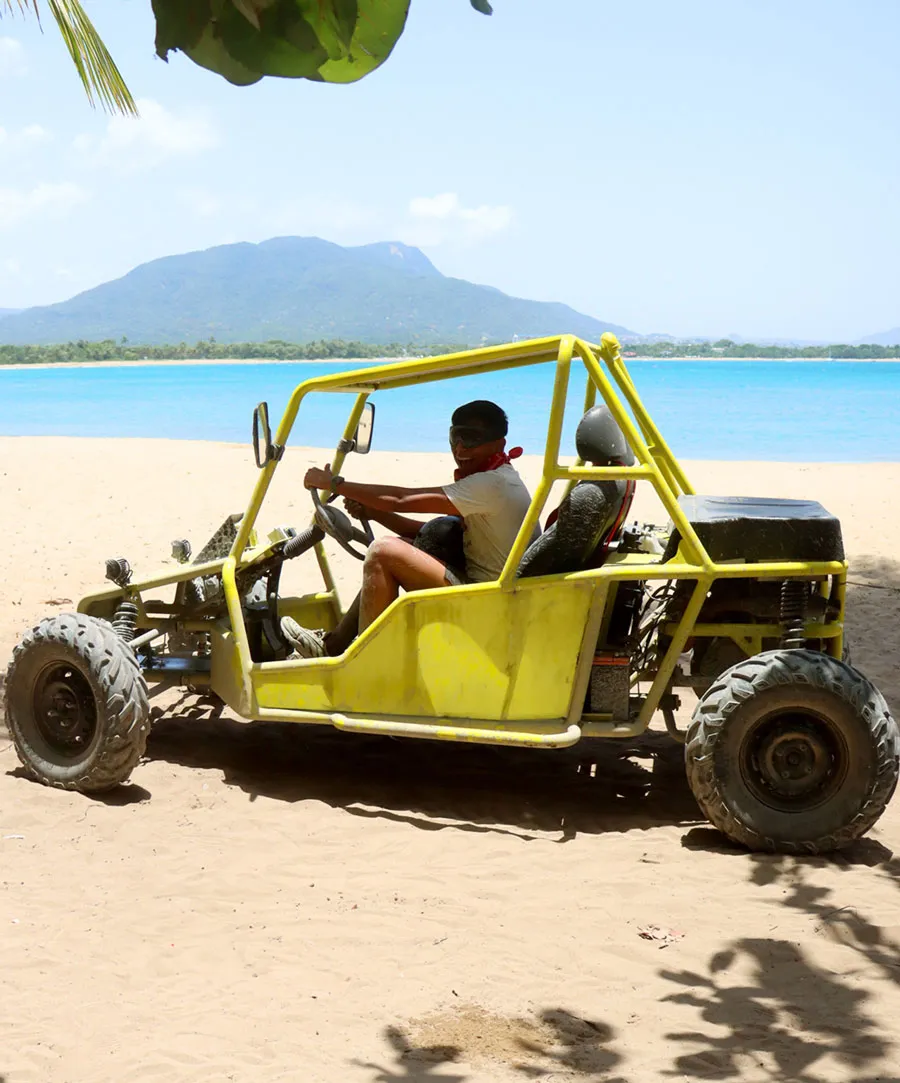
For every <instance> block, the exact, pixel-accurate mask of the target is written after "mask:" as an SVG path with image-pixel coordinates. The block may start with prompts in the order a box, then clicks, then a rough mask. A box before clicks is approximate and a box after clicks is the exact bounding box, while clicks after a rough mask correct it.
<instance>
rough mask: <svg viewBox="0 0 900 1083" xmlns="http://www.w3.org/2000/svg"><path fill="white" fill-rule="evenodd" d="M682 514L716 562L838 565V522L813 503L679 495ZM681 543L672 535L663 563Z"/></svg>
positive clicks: (840, 556) (840, 544)
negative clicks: (832, 562)
mask: <svg viewBox="0 0 900 1083" xmlns="http://www.w3.org/2000/svg"><path fill="white" fill-rule="evenodd" d="M678 503H679V504H680V506H681V510H682V511H683V512H684V514H685V515H686V516H687V519H688V522H689V523H690V524H691V526H693V528H694V530H696V532H697V537H698V538H699V539H700V541H701V542H703V545H704V546H705V547H706V551H707V552H708V553H709V555H710V557H711V558H712V559H713V560H715V561H724V560H744V561H747V562H748V563H756V562H758V561H774V560H779V561H780V560H791V561H793V560H843V559H844V543H843V539H842V538H841V524H840V520H838V519H836V518H835V516H833V515H832V514H831V513H830V512H827V511H826V510H825V509H824V508H823V507H822V505H821V504H819V503H818V502H817V501H815V500H784V499H778V498H775V497H756V496H681V497H679V498H678ZM680 540H681V538H680V535H679V533H678V531H677V530H674V531H673V532H672V536H671V537H670V538H669V543H668V545H667V546H666V551H665V553H664V555H663V560H671V558H672V557H674V556H675V552H676V550H677V548H678V544H679V542H680Z"/></svg>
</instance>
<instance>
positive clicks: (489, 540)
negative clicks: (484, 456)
mask: <svg viewBox="0 0 900 1083" xmlns="http://www.w3.org/2000/svg"><path fill="white" fill-rule="evenodd" d="M443 490H444V494H445V495H446V497H447V499H448V500H449V501H450V502H451V504H452V505H453V506H454V508H456V510H457V511H458V512H459V514H460V515H461V516H462V517H463V520H464V526H465V533H464V534H463V549H464V551H465V554H466V573H467V575H468V577H469V579H471V580H472V581H473V582H475V583H484V582H487V581H488V580H490V579H497V578H498V576H499V575H500V572H501V571H503V565H504V564H505V563H506V558H507V557H508V556H509V551H510V549H512V547H513V542H514V541H515V540H516V535H517V534H518V533H519V527H520V526H521V525H522V520H523V519H524V518H525V513H526V512H527V511H528V506H529V505H530V504H531V496H530V495H529V492H528V490H527V489H526V488H525V482H524V481H522V479H521V478H520V477H519V475H518V473H517V472H516V470H515V469H514V468H513V467H512V466H510V465H509V464H508V463H507V464H505V465H504V466H499V467H497V469H496V470H483V471H481V473H478V474H470V475H469V477H467V478H462V479H460V480H459V481H454V482H453V483H452V484H451V485H444V486H443ZM539 533H540V528H539V527H535V531H534V534H533V536H532V538H531V541H534V539H535V538H536V537H537V536H538V534H539ZM529 544H530V543H529Z"/></svg>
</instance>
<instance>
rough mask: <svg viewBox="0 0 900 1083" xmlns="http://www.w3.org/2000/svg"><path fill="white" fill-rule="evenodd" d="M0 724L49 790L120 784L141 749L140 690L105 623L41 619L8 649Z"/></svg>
mask: <svg viewBox="0 0 900 1083" xmlns="http://www.w3.org/2000/svg"><path fill="white" fill-rule="evenodd" d="M5 695H6V724H7V726H8V727H9V733H10V737H11V738H12V741H13V744H14V746H15V749H16V752H17V754H18V756H19V759H20V760H21V761H22V764H23V766H24V767H25V769H26V771H28V773H29V774H30V775H32V776H33V777H34V778H37V779H39V780H40V781H41V782H45V783H47V784H48V785H50V786H59V787H62V788H63V789H67V790H82V791H83V792H85V793H92V792H97V791H101V790H108V789H111V788H112V787H114V786H117V785H118V784H119V783H120V782H124V781H125V780H126V779H127V778H128V776H129V775H130V774H131V772H132V770H133V768H134V767H135V765H136V764H137V762H138V760H139V759H140V758H141V756H142V755H143V752H144V748H145V746H146V743H147V733H148V730H149V706H148V701H147V686H146V683H145V682H144V678H143V675H142V674H141V671H140V667H139V666H138V663H137V660H136V659H135V657H134V654H133V653H132V652H131V650H130V649H129V648H128V647H127V646H126V645H125V644H124V643H123V642H122V640H121V639H119V637H118V636H117V635H116V633H115V632H114V631H113V629H112V626H111V625H109V624H108V623H107V622H106V621H99V620H96V619H94V618H93V617H87V616H85V615H84V614H81V613H65V614H62V615H61V616H59V617H54V618H52V619H49V620H44V621H41V623H40V624H39V625H38V626H37V627H36V628H33V629H32V630H31V631H30V632H28V633H27V634H26V635H25V637H24V639H23V640H22V642H21V643H20V644H19V646H18V647H16V649H15V651H14V652H13V657H12V661H11V662H10V665H9V669H8V670H7V674H6V688H5Z"/></svg>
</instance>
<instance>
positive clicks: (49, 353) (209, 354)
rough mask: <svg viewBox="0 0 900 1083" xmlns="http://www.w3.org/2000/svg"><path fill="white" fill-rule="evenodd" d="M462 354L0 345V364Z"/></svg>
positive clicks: (323, 344) (210, 342)
mask: <svg viewBox="0 0 900 1083" xmlns="http://www.w3.org/2000/svg"><path fill="white" fill-rule="evenodd" d="M464 349H466V347H465V346H463V345H458V344H453V343H450V344H447V345H435V346H422V345H420V344H406V345H404V344H402V343H398V342H391V343H388V344H387V345H384V344H382V345H373V344H372V343H370V342H354V341H346V340H345V339H340V338H337V339H320V340H318V341H316V342H305V343H296V342H283V341H282V340H280V339H271V340H270V341H268V342H227V343H225V342H216V340H215V338H209V339H203V340H201V341H200V342H195V343H193V344H189V343H186V342H180V343H178V345H165V346H146V345H138V344H132V343H130V342H129V341H128V340H127V339H126V338H123V339H121V340H118V341H117V340H115V339H111V338H108V339H104V340H103V341H102V342H87V341H86V340H84V339H79V340H78V341H77V342H66V343H61V344H59V345H56V346H4V345H0V365H48V364H67V363H73V364H75V363H77V362H79V361H206V360H213V359H215V360H217V361H218V360H221V361H255V360H267V361H328V360H339V359H343V358H369V357H422V356H433V355H434V354H439V353H450V352H453V351H455V350H464Z"/></svg>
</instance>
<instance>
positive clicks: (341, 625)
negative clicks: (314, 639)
mask: <svg viewBox="0 0 900 1083" xmlns="http://www.w3.org/2000/svg"><path fill="white" fill-rule="evenodd" d="M360 597H361V595H360V594H357V596H356V597H355V598H354V599H353V601H352V602H351V603H350V608H349V609H348V610H347V612H346V613H345V614H344V615H343V617H341V619H340V621H338V625H337V627H336V628H335V629H334V631H333V632H329V633H328V635H326V636H325V653H326V654H328V655H331V656H332V657H334V656H335V655H338V654H343V653H344V651H345V650H346V649H347V648H348V647H349V646H350V644H351V643H352V642H353V640H354V639H356V637H357V636H358V635H359V600H360Z"/></svg>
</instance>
